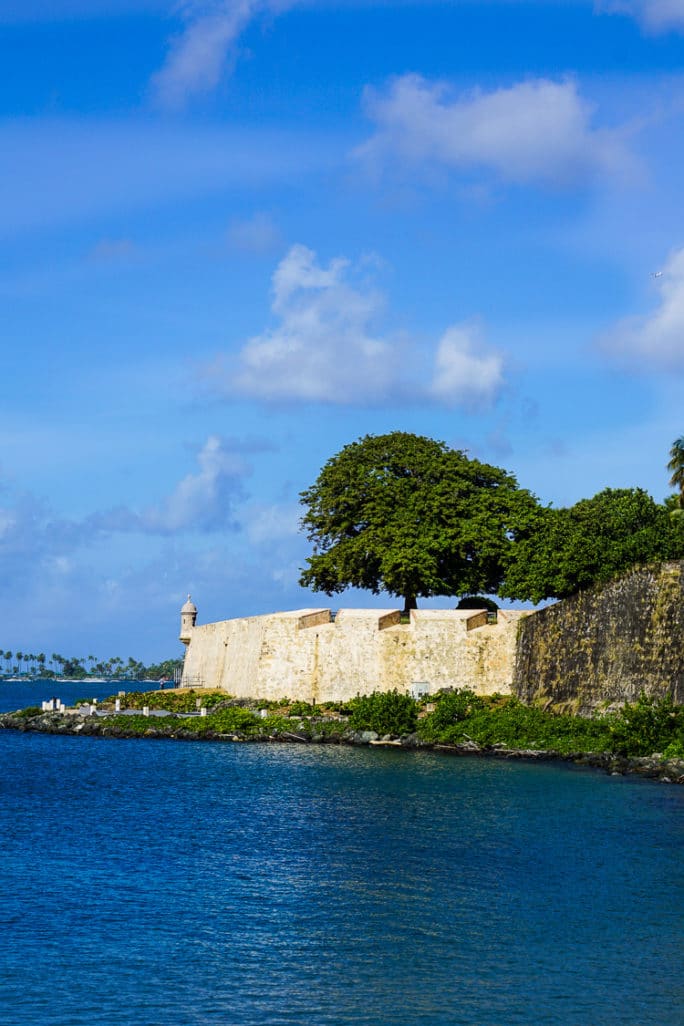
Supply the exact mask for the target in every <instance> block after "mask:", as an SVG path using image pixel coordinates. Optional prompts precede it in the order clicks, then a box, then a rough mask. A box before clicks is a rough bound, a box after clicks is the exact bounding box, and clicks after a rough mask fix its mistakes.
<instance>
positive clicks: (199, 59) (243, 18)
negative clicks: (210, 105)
mask: <svg viewBox="0 0 684 1026" xmlns="http://www.w3.org/2000/svg"><path fill="white" fill-rule="evenodd" d="M297 2H298V0H183V2H181V3H179V4H178V5H177V10H178V13H179V14H180V15H181V17H182V18H183V20H184V22H185V29H184V31H183V32H182V33H181V34H180V35H179V36H178V37H177V38H176V39H175V40H173V41H172V44H171V47H170V51H169V54H168V56H167V58H166V61H165V63H164V65H163V67H162V68H160V70H159V71H158V72H157V73H156V75H154V76H153V78H152V89H153V92H154V94H155V97H156V99H157V100H158V102H159V103H160V104H162V106H165V107H182V106H184V104H185V103H186V102H187V101H188V100H189V99H190V97H191V96H193V95H195V94H198V93H207V92H211V91H212V90H213V89H215V88H216V86H217V85H218V84H219V82H220V81H221V78H222V76H223V75H224V74H225V72H226V71H227V70H229V68H230V64H231V61H232V60H233V59H234V49H235V44H236V42H237V40H238V38H239V37H240V35H241V34H242V32H243V31H244V29H245V28H246V27H247V25H248V24H249V22H250V21H251V20H252V19H253V18H254V17H256V16H257V15H259V14H262V13H274V14H275V13H278V12H280V11H284V10H287V8H289V7H293V6H294V5H295V4H296V3H297Z"/></svg>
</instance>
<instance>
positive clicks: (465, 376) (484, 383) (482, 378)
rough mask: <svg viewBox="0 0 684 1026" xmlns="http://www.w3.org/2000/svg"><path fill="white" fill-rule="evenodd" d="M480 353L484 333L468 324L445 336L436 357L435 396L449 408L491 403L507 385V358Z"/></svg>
mask: <svg viewBox="0 0 684 1026" xmlns="http://www.w3.org/2000/svg"><path fill="white" fill-rule="evenodd" d="M479 350H480V333H479V331H478V329H477V328H476V327H474V326H473V325H468V324H461V325H454V326H453V327H451V328H449V329H448V330H447V331H445V333H444V334H443V335H442V338H441V340H440V342H439V345H438V347H437V354H436V356H435V374H434V378H433V381H432V393H433V395H434V396H435V398H437V399H439V400H441V401H442V402H445V403H447V404H448V405H457V404H462V405H465V406H471V405H479V404H482V403H488V402H490V401H491V400H492V398H493V397H494V396H495V395H496V394H497V392H498V391H499V389H500V388H501V386H502V384H503V359H502V357H501V355H500V354H498V353H489V354H487V353H483V352H481V351H479Z"/></svg>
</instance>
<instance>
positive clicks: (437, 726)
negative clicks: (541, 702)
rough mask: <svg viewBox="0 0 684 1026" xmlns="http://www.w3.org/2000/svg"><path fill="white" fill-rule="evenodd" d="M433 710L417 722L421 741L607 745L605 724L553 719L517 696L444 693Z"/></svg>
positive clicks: (568, 748)
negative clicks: (487, 696)
mask: <svg viewBox="0 0 684 1026" xmlns="http://www.w3.org/2000/svg"><path fill="white" fill-rule="evenodd" d="M437 703H438V704H437V708H436V709H435V710H434V712H432V713H431V714H430V715H429V716H427V717H425V719H424V720H422V721H421V722H420V724H419V728H418V730H419V733H420V736H421V737H423V738H424V739H425V740H426V741H431V742H441V743H443V744H463V743H464V742H466V741H475V742H477V744H478V745H480V746H481V747H483V748H486V747H492V746H494V745H505V746H506V747H507V748H531V749H537V750H546V751H556V752H561V753H563V754H569V753H571V752H598V751H604V750H606V749H607V748H608V747H609V745H610V734H609V730H608V726H607V724H606V721H605V720H602V719H584V718H582V717H579V716H559V715H555V714H553V713H549V712H544V711H543V710H541V709H538V708H536V707H534V706H529V705H523V703H522V702H520V701H519V700H518V699H517V698H510V697H506V698H503V697H501V696H492V697H491V698H481V697H479V696H477V695H475V694H473V692H472V691H467V690H464V691H453V692H446V693H444V694H443V695H441V696H439V697H438V698H437Z"/></svg>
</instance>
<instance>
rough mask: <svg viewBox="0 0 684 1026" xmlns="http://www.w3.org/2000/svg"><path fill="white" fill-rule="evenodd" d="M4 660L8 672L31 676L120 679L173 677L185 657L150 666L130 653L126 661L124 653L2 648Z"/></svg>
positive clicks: (5, 670) (0, 658) (0, 651)
mask: <svg viewBox="0 0 684 1026" xmlns="http://www.w3.org/2000/svg"><path fill="white" fill-rule="evenodd" d="M0 662H4V672H5V675H6V676H7V675H10V674H17V675H21V676H27V677H76V678H85V677H104V678H106V679H109V678H111V679H112V680H116V679H118V678H124V677H125V678H126V679H127V680H131V679H132V680H140V679H142V678H146V677H148V678H149V677H152V678H155V677H164V676H168V677H172V676H173V671H174V669H175V667H176V666H180V665H181V664H182V659H166V660H165V661H164V662H161V663H154V664H151V665H149V666H147V665H145V663H141V662H140V661H139V660H137V659H134V658H133V656H129V658H128V660H127V661H124V660H123V659H121V658H120V656H112V658H111V659H105V660H98V659H97V657H96V656H94V655H89V656H85V657H83V656H72V657H71V658H68V657H67V656H63V655H59V653H58V652H53V653H52V655H51V656H50V657H49V658H48V657H47V656H46V655H45V653H44V652H39V653H38V654H37V655H35V654H34V653H33V652H11V651H10V650H7V651H3V650H2V649H0Z"/></svg>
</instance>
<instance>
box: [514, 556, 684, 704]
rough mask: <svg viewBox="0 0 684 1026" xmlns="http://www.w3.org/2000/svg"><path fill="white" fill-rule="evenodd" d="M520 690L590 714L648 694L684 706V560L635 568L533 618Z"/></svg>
mask: <svg viewBox="0 0 684 1026" xmlns="http://www.w3.org/2000/svg"><path fill="white" fill-rule="evenodd" d="M513 690H514V691H515V693H516V694H517V695H519V697H520V698H521V699H523V701H525V702H532V701H535V700H540V701H543V700H544V699H547V700H548V701H549V703H550V704H552V705H553V706H556V707H558V708H561V709H566V710H567V711H571V712H577V713H584V714H588V713H591V712H592V711H593V710H595V709H597V708H598V707H603V706H611V705H619V704H621V703H623V702H626V701H633V700H634V699H636V698H638V696H639V694H640V692H641V691H644V692H645V693H646V694H648V695H653V696H657V697H661V696H664V695H668V694H669V695H671V696H672V697H673V698H674V700H675V701H676V702H678V703H684V562H676V563H662V564H660V565H658V566H653V567H646V568H644V569H642V570H635V571H634V572H633V573H630V574H627V575H626V576H624V577H621V578H619V579H618V580H615V581H611V582H610V583H609V584H607V585H604V586H602V587H596V588H589V589H587V590H586V591H583V592H580V593H579V594H578V595H575V596H573V597H572V598H568V599H564V601H563V602H559V603H557V604H556V605H553V606H547V607H546V608H545V609H541V610H539V611H538V612H536V613H533V614H531V615H530V616H528V617H526V618H525V620H524V621H522V623H520V625H519V636H518V646H517V655H516V662H515V671H514V676H513Z"/></svg>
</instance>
